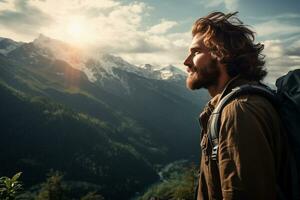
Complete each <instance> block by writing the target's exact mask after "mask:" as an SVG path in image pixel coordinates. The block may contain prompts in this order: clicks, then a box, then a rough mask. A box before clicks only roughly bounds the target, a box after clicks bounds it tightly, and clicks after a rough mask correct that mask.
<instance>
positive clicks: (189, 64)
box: [183, 55, 193, 67]
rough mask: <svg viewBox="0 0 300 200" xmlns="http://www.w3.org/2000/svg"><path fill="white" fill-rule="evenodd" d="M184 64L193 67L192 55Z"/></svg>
mask: <svg viewBox="0 0 300 200" xmlns="http://www.w3.org/2000/svg"><path fill="white" fill-rule="evenodd" d="M183 64H184V65H185V66H187V67H192V65H193V63H192V59H191V55H189V56H188V57H187V58H186V59H185V60H184V62H183Z"/></svg>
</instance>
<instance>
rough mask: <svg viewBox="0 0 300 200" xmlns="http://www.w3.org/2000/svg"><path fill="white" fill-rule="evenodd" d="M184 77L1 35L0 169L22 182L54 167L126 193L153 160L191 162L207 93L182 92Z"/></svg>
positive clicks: (71, 177) (144, 181) (145, 180)
mask: <svg viewBox="0 0 300 200" xmlns="http://www.w3.org/2000/svg"><path fill="white" fill-rule="evenodd" d="M185 76H186V73H185V72H183V71H181V70H179V69H178V68H176V67H174V66H171V65H170V66H165V67H158V66H152V65H150V64H145V65H142V66H135V65H133V64H130V63H128V62H126V61H125V60H123V59H122V58H120V57H116V56H113V55H110V54H102V53H101V49H99V50H95V51H93V52H84V51H83V50H81V49H78V48H76V47H72V46H71V45H69V44H66V43H64V42H62V41H58V40H54V39H51V38H48V37H46V36H44V35H40V36H39V37H38V38H36V39H35V40H34V41H32V42H29V43H23V42H16V41H13V40H12V39H8V38H0V91H1V102H0V105H1V114H0V116H1V122H2V123H1V125H0V132H1V150H0V158H1V163H5V164H1V166H0V176H3V175H10V174H13V173H15V172H16V171H23V174H24V182H25V183H26V184H27V186H28V187H29V186H33V185H36V184H39V183H40V182H41V181H42V180H43V178H44V177H45V176H46V173H47V172H48V171H49V170H50V169H54V170H59V171H62V172H64V173H65V174H66V179H67V181H69V182H72V183H85V184H87V185H89V187H92V186H94V185H97V187H96V188H97V191H99V192H101V194H103V195H104V197H105V198H107V199H118V198H119V197H120V196H122V197H123V198H125V199H128V198H129V197H132V196H133V195H135V194H136V192H139V191H141V190H143V189H144V188H145V187H146V186H147V185H150V184H152V183H154V182H155V181H156V180H158V175H157V169H158V166H161V165H164V164H167V163H169V162H172V161H175V160H179V159H189V160H191V161H192V160H194V161H196V160H198V159H197V157H196V156H197V155H198V150H199V148H198V140H199V131H200V130H199V126H198V124H197V116H198V114H199V112H200V110H201V107H202V106H203V105H204V103H205V102H206V101H207V99H208V95H207V93H206V92H205V91H202V90H200V91H198V92H191V91H188V90H187V89H186V88H185ZM73 185H76V184H73ZM74 195H75V194H74Z"/></svg>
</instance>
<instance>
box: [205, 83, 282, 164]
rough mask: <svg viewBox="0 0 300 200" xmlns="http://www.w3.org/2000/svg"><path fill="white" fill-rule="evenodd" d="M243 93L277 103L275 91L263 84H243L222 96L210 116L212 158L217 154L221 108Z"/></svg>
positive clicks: (214, 158)
mask: <svg viewBox="0 0 300 200" xmlns="http://www.w3.org/2000/svg"><path fill="white" fill-rule="evenodd" d="M245 94H255V95H260V96H263V97H266V98H267V99H269V100H270V101H271V102H272V103H273V104H276V103H277V100H276V96H275V93H274V92H273V91H272V90H271V89H270V88H268V87H266V86H263V85H250V84H245V85H242V86H239V87H236V88H234V89H232V91H231V92H230V93H228V94H227V95H226V96H224V97H223V98H222V99H221V100H220V102H219V103H218V105H217V107H216V108H215V109H214V111H213V112H212V114H211V117H210V124H209V130H208V131H209V133H208V135H209V139H210V141H211V144H212V155H211V158H212V159H213V160H217V155H218V145H219V130H220V120H221V114H222V110H223V108H224V107H225V106H226V105H227V104H228V103H229V102H230V101H232V100H233V99H235V98H236V97H238V96H241V95H245Z"/></svg>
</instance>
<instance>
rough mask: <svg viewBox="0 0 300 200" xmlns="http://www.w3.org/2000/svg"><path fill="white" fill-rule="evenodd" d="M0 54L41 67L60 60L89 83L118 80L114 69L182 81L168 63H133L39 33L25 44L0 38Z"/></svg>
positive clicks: (142, 75) (180, 74) (149, 77)
mask: <svg viewBox="0 0 300 200" xmlns="http://www.w3.org/2000/svg"><path fill="white" fill-rule="evenodd" d="M0 54H2V55H4V56H9V57H13V58H14V59H21V60H22V62H25V63H28V64H30V65H34V64H36V65H38V66H41V64H42V63H44V62H54V61H55V60H61V61H64V62H66V63H68V64H69V65H71V66H72V67H73V68H75V69H78V70H80V71H82V72H84V73H85V75H86V76H87V77H88V79H89V81H91V82H97V81H98V82H101V81H102V79H105V78H107V77H110V78H112V77H113V78H115V79H120V77H119V76H118V74H117V73H115V69H119V70H122V71H126V72H129V73H133V74H136V75H138V76H141V77H144V78H148V79H157V80H182V79H184V78H185V76H186V73H185V72H183V71H182V70H180V69H178V68H177V67H174V66H172V65H169V66H166V67H158V66H153V65H150V64H145V65H143V66H136V65H133V64H131V63H129V62H127V61H125V60H124V59H123V58H121V57H118V56H115V55H111V54H104V53H101V50H96V51H94V52H93V53H92V54H88V53H86V52H85V51H84V50H82V49H80V48H77V47H74V46H72V45H70V44H67V43H65V42H62V41H59V40H55V39H52V38H49V37H47V36H45V35H43V34H40V35H39V37H38V38H36V39H35V40H33V41H32V42H29V43H21V42H15V41H13V40H11V39H7V38H0ZM57 74H59V75H62V73H61V72H57ZM121 81H122V80H121Z"/></svg>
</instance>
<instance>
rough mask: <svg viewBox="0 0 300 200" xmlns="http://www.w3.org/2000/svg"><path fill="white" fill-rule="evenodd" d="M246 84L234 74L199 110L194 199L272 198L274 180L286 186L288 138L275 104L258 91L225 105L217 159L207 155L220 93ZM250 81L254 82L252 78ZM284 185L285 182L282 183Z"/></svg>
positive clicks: (274, 195) (260, 199)
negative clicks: (197, 173) (197, 172)
mask: <svg viewBox="0 0 300 200" xmlns="http://www.w3.org/2000/svg"><path fill="white" fill-rule="evenodd" d="M246 83H250V82H249V81H247V80H243V79H241V78H238V77H237V78H234V79H232V80H231V81H230V82H229V83H228V84H227V86H226V88H225V89H224V91H223V93H222V94H219V95H217V96H215V97H214V98H213V99H211V101H209V102H208V104H207V105H206V107H205V108H204V111H203V112H202V113H201V114H200V118H199V121H200V124H201V126H202V132H201V149H202V155H201V164H200V173H199V187H198V196H197V199H198V200H211V199H225V200H231V199H242V200H247V199H251V200H272V199H276V198H277V197H276V195H277V192H276V187H277V186H276V183H277V182H278V181H280V185H283V187H285V186H284V185H285V183H287V182H288V180H286V176H285V175H284V174H285V173H288V172H286V170H287V156H288V155H287V154H288V152H287V151H285V149H286V144H287V143H286V138H285V136H284V134H282V133H283V132H284V130H283V128H282V124H281V121H280V119H279V116H278V114H277V111H276V110H275V108H274V107H273V105H272V104H271V103H270V102H269V101H268V100H267V99H265V98H263V97H261V96H258V95H243V96H240V97H237V98H236V99H234V100H233V101H231V102H229V104H227V105H226V106H225V107H224V109H223V111H222V114H221V124H220V130H219V149H218V155H217V161H215V160H212V159H211V149H212V145H211V143H210V140H209V139H208V134H207V130H208V124H209V118H210V115H211V113H212V111H213V109H214V108H215V106H216V105H217V104H218V102H219V100H220V97H221V95H225V94H227V93H228V92H230V91H231V89H233V88H234V87H237V86H239V85H242V84H246ZM251 84H258V83H255V82H251ZM286 187H287V186H286Z"/></svg>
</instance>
